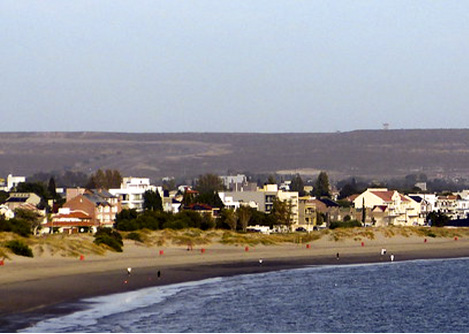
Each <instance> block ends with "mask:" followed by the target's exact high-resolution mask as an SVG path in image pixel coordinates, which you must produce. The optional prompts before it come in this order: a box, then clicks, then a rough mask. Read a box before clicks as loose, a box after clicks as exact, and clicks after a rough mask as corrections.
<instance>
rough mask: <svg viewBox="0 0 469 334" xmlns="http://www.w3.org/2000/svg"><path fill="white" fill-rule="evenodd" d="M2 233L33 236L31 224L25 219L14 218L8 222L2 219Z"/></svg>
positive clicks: (0, 228) (0, 223) (0, 221)
mask: <svg viewBox="0 0 469 334" xmlns="http://www.w3.org/2000/svg"><path fill="white" fill-rule="evenodd" d="M0 232H13V233H16V234H18V235H20V236H22V237H29V236H30V235H31V224H30V223H29V222H27V221H26V220H24V219H19V218H13V219H10V220H6V219H5V218H4V217H3V216H2V217H0Z"/></svg>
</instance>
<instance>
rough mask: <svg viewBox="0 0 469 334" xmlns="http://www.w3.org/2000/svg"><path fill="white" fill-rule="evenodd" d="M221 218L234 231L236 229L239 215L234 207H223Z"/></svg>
mask: <svg viewBox="0 0 469 334" xmlns="http://www.w3.org/2000/svg"><path fill="white" fill-rule="evenodd" d="M221 219H222V220H223V221H224V223H225V224H226V225H227V226H228V227H229V228H230V230H232V231H236V226H237V223H238V217H237V216H236V212H235V211H234V210H233V209H223V210H222V211H221Z"/></svg>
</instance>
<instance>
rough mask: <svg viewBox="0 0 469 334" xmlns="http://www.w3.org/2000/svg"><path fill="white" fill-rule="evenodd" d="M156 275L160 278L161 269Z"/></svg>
mask: <svg viewBox="0 0 469 334" xmlns="http://www.w3.org/2000/svg"><path fill="white" fill-rule="evenodd" d="M156 276H157V277H158V279H160V278H161V271H159V270H158V273H157V274H156Z"/></svg>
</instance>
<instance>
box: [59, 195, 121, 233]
mask: <svg viewBox="0 0 469 334" xmlns="http://www.w3.org/2000/svg"><path fill="white" fill-rule="evenodd" d="M76 194H78V195H76ZM74 195H76V196H74ZM67 199H68V200H67V202H65V204H64V205H63V207H64V208H69V209H70V210H71V211H83V212H86V213H87V214H88V215H89V216H90V217H91V220H92V222H93V223H96V224H97V225H99V226H103V227H112V226H113V225H114V220H115V218H116V214H118V213H119V212H121V210H122V208H121V204H120V202H119V198H118V197H116V196H114V195H112V194H111V193H109V192H108V191H106V190H102V189H100V190H97V189H93V190H89V189H87V190H84V189H82V188H72V189H67Z"/></svg>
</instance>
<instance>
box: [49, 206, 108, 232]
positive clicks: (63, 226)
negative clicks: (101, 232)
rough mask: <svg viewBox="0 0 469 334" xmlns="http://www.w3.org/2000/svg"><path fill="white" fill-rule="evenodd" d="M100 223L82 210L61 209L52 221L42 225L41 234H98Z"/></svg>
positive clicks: (53, 216)
mask: <svg viewBox="0 0 469 334" xmlns="http://www.w3.org/2000/svg"><path fill="white" fill-rule="evenodd" d="M98 227H99V223H98V222H97V221H96V220H95V219H93V218H92V217H91V216H90V215H89V214H88V213H86V212H85V211H82V210H71V209H70V208H60V209H59V212H58V213H56V214H53V215H52V216H51V219H50V220H49V221H48V222H47V223H45V224H43V225H42V230H41V232H42V233H43V234H48V233H66V234H73V233H96V231H97V230H98Z"/></svg>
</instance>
